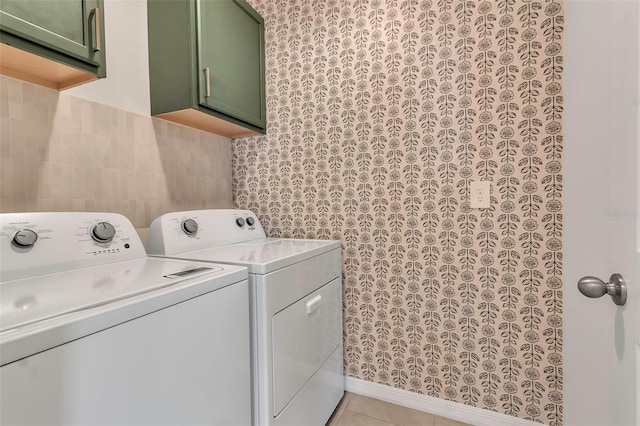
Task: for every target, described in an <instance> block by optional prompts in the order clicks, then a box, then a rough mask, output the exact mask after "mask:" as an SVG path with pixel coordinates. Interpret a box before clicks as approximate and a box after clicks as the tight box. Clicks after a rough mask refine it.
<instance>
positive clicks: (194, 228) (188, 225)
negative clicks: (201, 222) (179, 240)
mask: <svg viewBox="0 0 640 426" xmlns="http://www.w3.org/2000/svg"><path fill="white" fill-rule="evenodd" d="M180 227H181V228H182V232H184V233H185V234H187V235H195V233H196V232H198V222H196V221H195V220H193V219H186V220H183V221H182V224H181V225H180Z"/></svg>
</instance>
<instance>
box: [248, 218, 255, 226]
mask: <svg viewBox="0 0 640 426" xmlns="http://www.w3.org/2000/svg"><path fill="white" fill-rule="evenodd" d="M254 223H256V220H255V219H254V218H252V217H251V216H249V217H248V218H247V225H249V226H253V224H254Z"/></svg>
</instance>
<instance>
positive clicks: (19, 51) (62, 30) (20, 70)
mask: <svg viewBox="0 0 640 426" xmlns="http://www.w3.org/2000/svg"><path fill="white" fill-rule="evenodd" d="M103 10H104V8H103V0H28V1H25V0H0V54H1V57H0V67H1V69H0V71H1V72H2V73H3V74H8V75H11V76H13V77H18V78H23V79H25V80H29V81H32V82H34V83H40V84H43V85H45V86H49V87H54V88H57V89H63V88H66V87H71V86H74V85H77V84H80V83H83V82H85V81H90V80H95V79H96V78H102V77H105V76H106V67H105V49H104V14H103Z"/></svg>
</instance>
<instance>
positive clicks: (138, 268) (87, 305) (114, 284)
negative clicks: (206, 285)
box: [0, 258, 246, 333]
mask: <svg viewBox="0 0 640 426" xmlns="http://www.w3.org/2000/svg"><path fill="white" fill-rule="evenodd" d="M196 277H202V278H201V279H200V280H199V281H202V280H203V279H206V280H207V281H211V280H216V281H215V286H213V287H212V288H210V289H209V291H211V290H215V289H216V287H218V288H219V287H223V286H225V285H229V284H231V283H234V282H237V281H240V280H242V279H244V278H246V272H245V273H244V274H243V270H241V269H239V268H234V267H230V266H227V265H212V264H194V263H189V262H180V261H175V260H169V259H158V258H143V259H136V260H131V261H125V262H116V263H111V264H107V265H100V266H95V267H89V268H83V269H76V270H71V271H67V272H58V273H54V274H48V275H41V276H37V277H32V278H24V279H17V280H12V281H5V282H1V283H0V294H1V295H2V297H1V298H0V306H1V308H2V309H1V310H0V332H2V333H4V332H7V331H10V330H12V329H16V328H19V327H24V326H28V325H30V324H35V323H39V322H42V321H46V320H49V319H53V318H56V317H60V316H64V315H67V314H70V313H75V312H80V313H81V312H84V311H87V310H90V309H91V308H95V307H100V306H105V305H108V304H110V303H113V302H116V301H119V300H124V299H129V298H132V297H134V296H137V295H141V294H145V293H150V292H153V291H156V290H160V289H163V288H165V287H171V286H175V285H177V284H179V283H181V282H184V281H187V280H190V279H193V278H196Z"/></svg>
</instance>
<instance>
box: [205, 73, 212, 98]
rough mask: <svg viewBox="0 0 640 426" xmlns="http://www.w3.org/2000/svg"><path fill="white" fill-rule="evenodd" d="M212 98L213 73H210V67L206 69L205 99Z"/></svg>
mask: <svg viewBox="0 0 640 426" xmlns="http://www.w3.org/2000/svg"><path fill="white" fill-rule="evenodd" d="M209 96H211V73H210V72H209V67H206V68H205V69H204V97H205V98H208V97H209Z"/></svg>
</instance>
